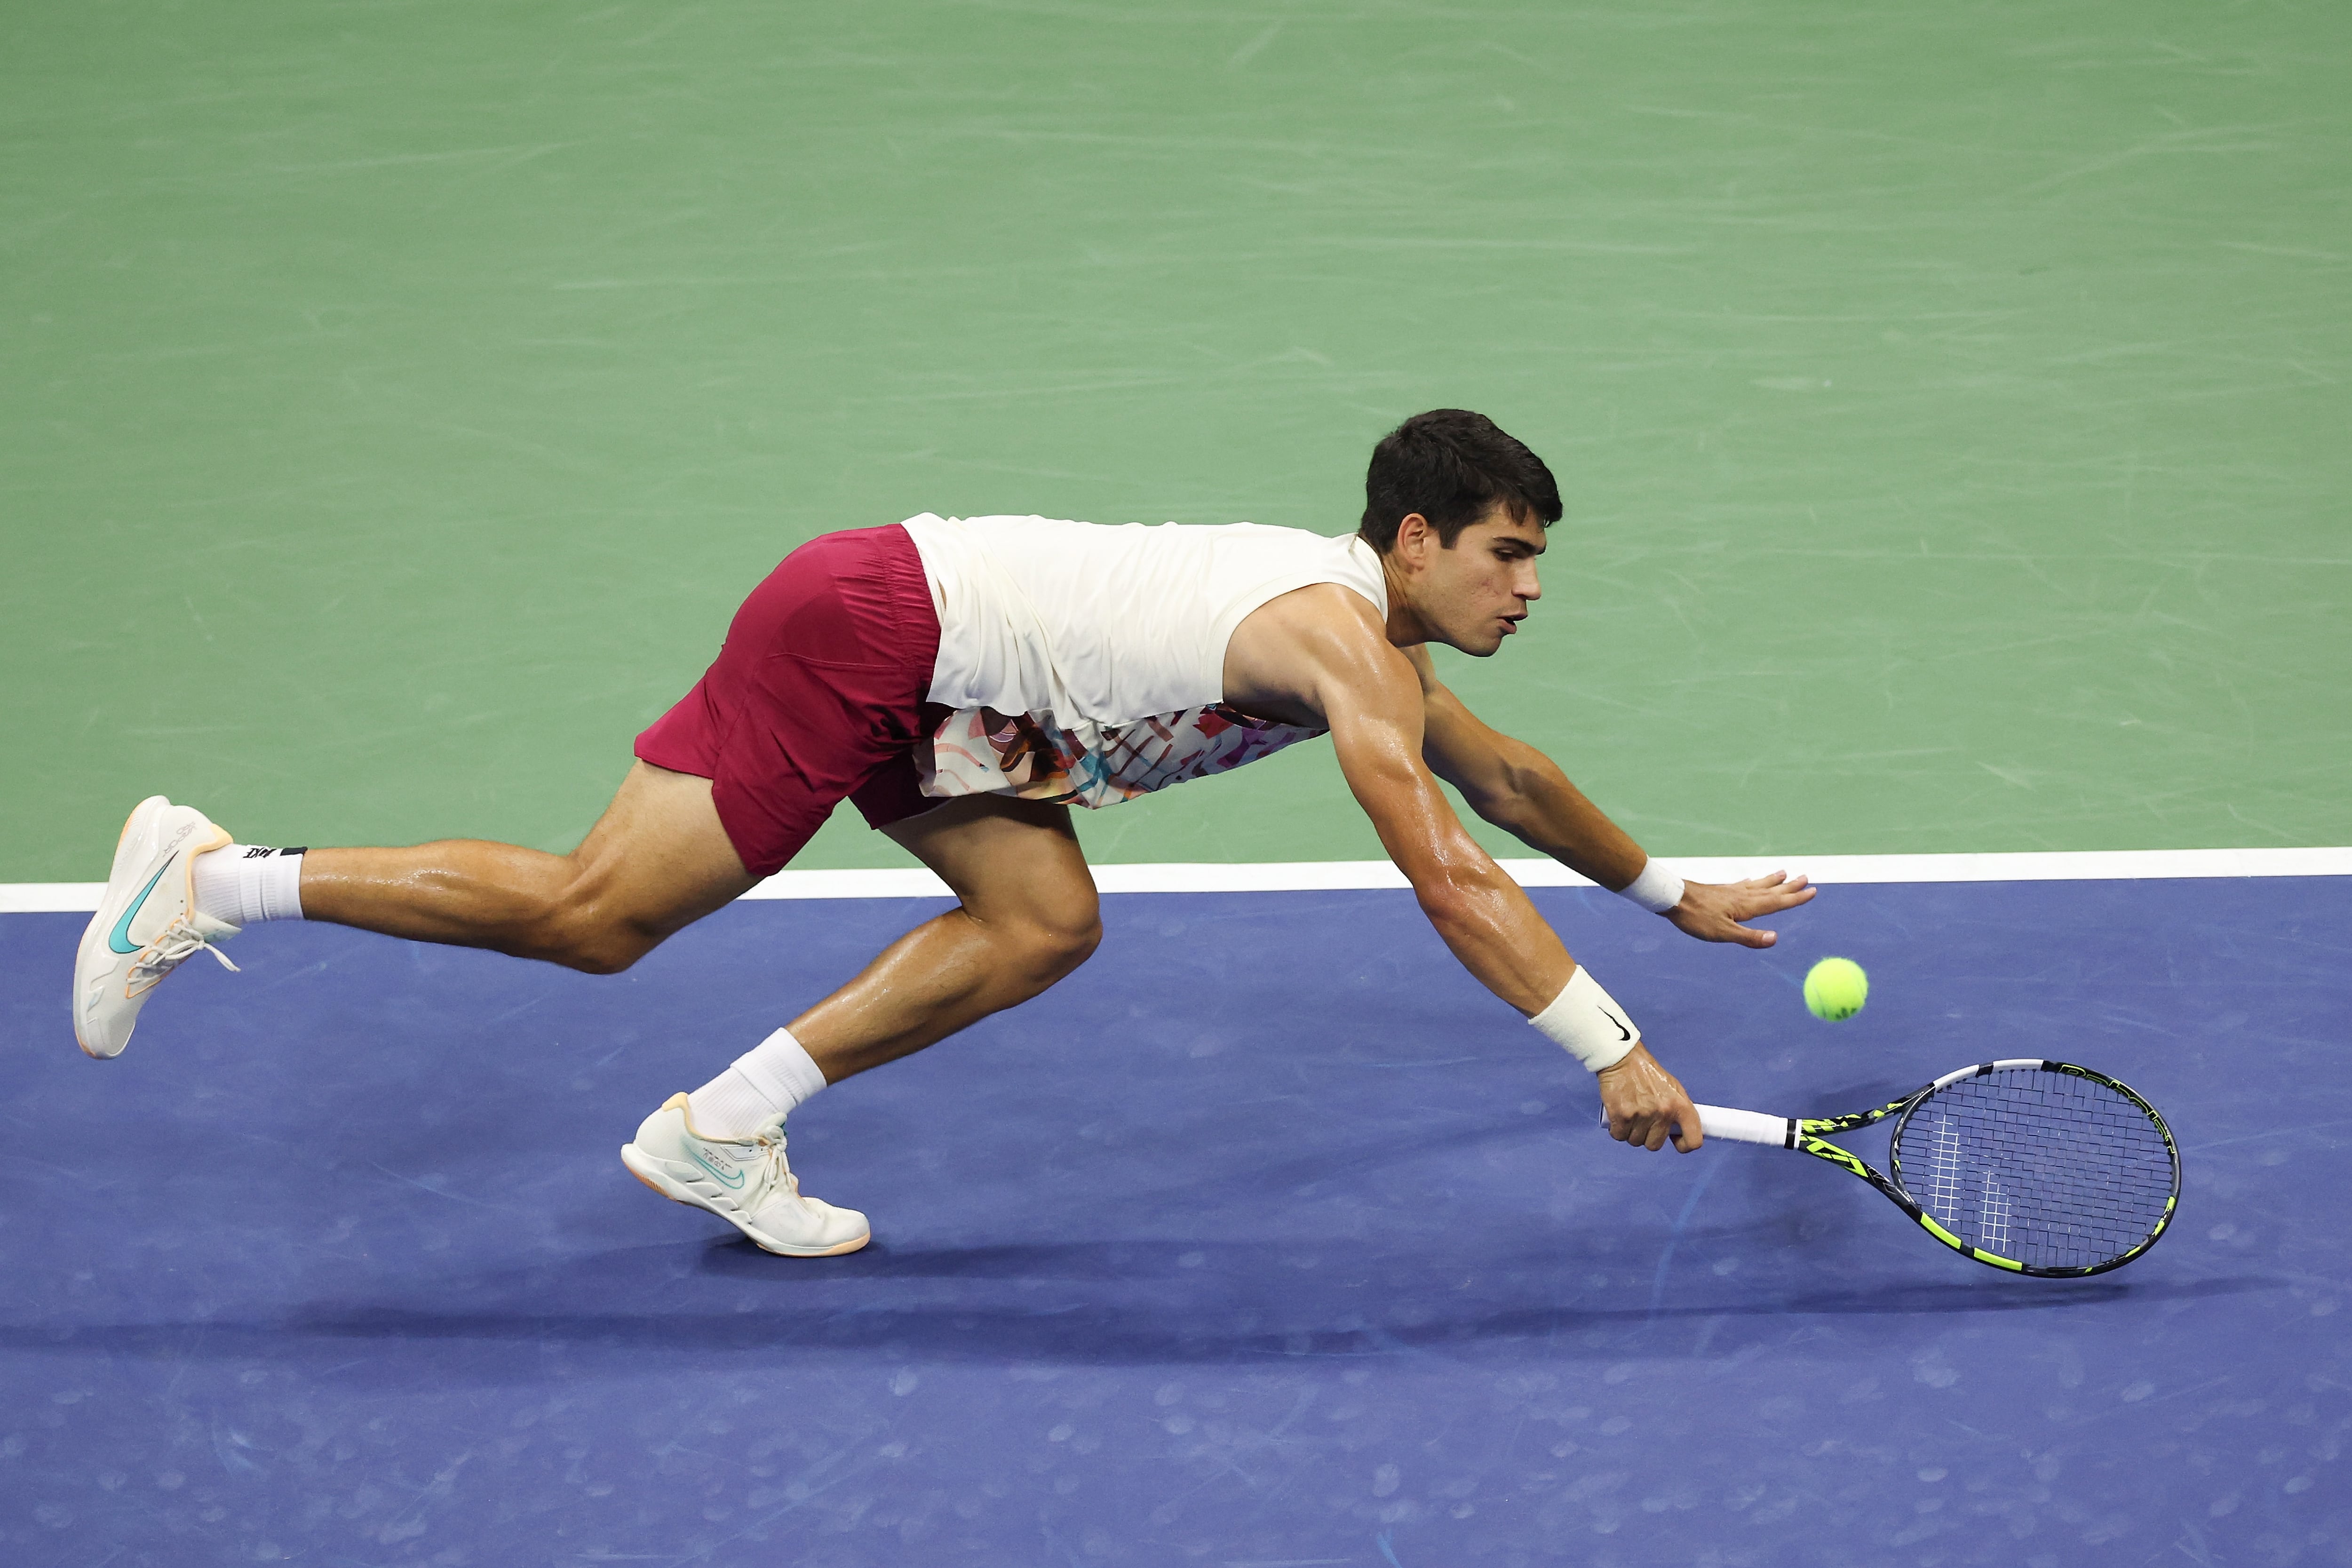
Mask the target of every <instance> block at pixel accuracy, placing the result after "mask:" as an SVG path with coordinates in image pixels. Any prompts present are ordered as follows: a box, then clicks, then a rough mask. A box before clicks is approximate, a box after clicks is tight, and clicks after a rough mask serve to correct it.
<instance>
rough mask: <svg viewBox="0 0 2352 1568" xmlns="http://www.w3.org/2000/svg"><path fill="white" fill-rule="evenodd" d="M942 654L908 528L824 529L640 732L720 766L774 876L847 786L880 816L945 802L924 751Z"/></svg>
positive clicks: (657, 761)
mask: <svg viewBox="0 0 2352 1568" xmlns="http://www.w3.org/2000/svg"><path fill="white" fill-rule="evenodd" d="M939 654H940V618H939V616H938V614H937V613H936V612H935V611H933V609H932V608H931V594H930V590H929V587H927V586H926V585H925V584H924V582H923V562H922V558H921V557H920V556H919V555H918V554H916V553H915V542H914V541H913V540H912V539H910V538H908V535H907V531H906V530H905V529H903V528H901V527H899V526H898V524H897V523H895V522H894V523H892V524H890V526H888V527H887V528H857V529H851V530H849V531H846V532H844V533H828V534H824V535H823V536H821V537H819V538H816V539H812V540H810V541H809V542H807V543H806V544H803V545H802V546H801V547H800V548H799V549H798V550H795V551H793V552H792V553H791V554H790V555H787V556H785V557H784V561H783V564H782V565H781V566H779V567H777V568H776V569H775V570H774V571H773V572H771V573H770V574H768V578H767V581H766V582H764V583H761V584H760V585H759V586H758V587H757V588H755V589H753V590H752V591H751V597H750V598H748V599H746V600H744V601H743V607H742V608H741V609H740V610H738V611H736V612H735V621H734V624H733V625H732V626H729V627H728V628H727V642H726V646H725V647H721V648H720V649H719V658H718V660H717V661H716V662H715V663H713V664H712V665H711V667H710V668H709V671H708V672H706V673H705V674H704V676H703V678H702V679H700V680H698V681H697V682H695V686H694V689H693V690H691V691H689V692H688V693H687V694H686V696H685V698H684V700H681V701H680V702H679V703H678V705H677V707H675V708H673V709H671V710H669V711H668V712H667V713H665V714H663V715H662V716H661V717H660V718H659V719H657V720H656V721H654V724H653V727H652V728H651V729H649V730H647V731H646V732H645V733H644V734H642V735H639V736H638V737H637V755H638V756H640V757H642V758H643V759H645V760H646V762H648V763H652V764H653V765H654V766H656V767H657V768H668V769H670V770H672V771H673V772H676V773H693V774H695V775H697V776H698V777H701V778H706V779H709V781H710V798H711V800H712V801H713V803H715V804H716V805H718V807H719V824H720V826H724V827H725V828H726V829H727V837H728V838H729V839H730V841H732V842H733V844H734V846H735V852H736V853H737V854H738V855H740V856H741V857H742V858H743V868H744V869H745V870H747V871H750V872H751V874H752V875H753V876H755V877H764V876H767V875H768V874H769V873H771V872H772V871H774V870H776V869H777V868H780V867H782V865H783V864H784V863H785V862H786V861H788V860H790V859H791V858H793V856H794V855H797V854H799V853H800V850H801V847H802V846H803V845H804V844H806V843H807V842H808V841H809V838H810V836H811V835H813V834H814V833H815V832H816V830H817V829H818V828H819V827H821V826H824V819H825V818H826V817H827V816H831V815H832V813H833V808H834V807H835V805H838V804H840V803H841V802H842V801H843V800H849V801H853V802H855V803H856V806H857V809H858V810H859V811H861V812H863V813H865V815H866V821H867V822H869V823H871V824H873V825H874V826H877V827H882V826H887V825H888V824H890V823H893V822H897V821H898V820H899V819H900V818H902V817H908V816H914V815H915V814H916V813H917V812H919V811H927V810H929V808H930V807H932V806H934V805H938V804H940V803H939V802H938V801H936V800H933V799H931V798H930V797H929V796H928V795H924V794H923V793H922V791H921V789H920V788H919V774H918V773H917V771H916V768H915V761H914V748H915V744H916V742H918V741H919V740H920V739H921V738H922V736H923V733H924V723H923V720H924V714H923V709H924V707H925V703H924V698H925V697H926V696H927V695H928V694H929V690H930V685H931V667H932V666H933V665H934V664H935V663H937V662H938V660H939Z"/></svg>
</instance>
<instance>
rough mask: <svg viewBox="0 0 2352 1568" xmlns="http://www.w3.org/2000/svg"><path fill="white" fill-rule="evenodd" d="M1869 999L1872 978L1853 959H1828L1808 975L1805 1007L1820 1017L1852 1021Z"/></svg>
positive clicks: (1823, 960)
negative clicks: (1850, 1019)
mask: <svg viewBox="0 0 2352 1568" xmlns="http://www.w3.org/2000/svg"><path fill="white" fill-rule="evenodd" d="M1869 999H1870V976H1869V975H1867V974H1864V973H1863V972H1862V965H1861V964H1859V963H1855V962H1854V961H1853V959H1851V958H1824V959H1822V961H1821V962H1820V963H1816V964H1814V965H1813V967H1812V969H1811V971H1810V972H1809V973H1807V974H1806V975H1805V1005H1806V1006H1807V1007H1809V1008H1811V1009H1812V1014H1813V1016H1814V1017H1816V1018H1826V1019H1827V1020H1829V1021H1830V1022H1831V1023H1832V1024H1834V1023H1836V1022H1837V1021H1838V1020H1839V1019H1841V1018H1851V1017H1853V1016H1854V1015H1855V1014H1856V1013H1859V1012H1861V1011H1862V1005H1863V1004H1864V1002H1866V1001H1868V1000H1869Z"/></svg>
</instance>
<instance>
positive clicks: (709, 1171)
mask: <svg viewBox="0 0 2352 1568" xmlns="http://www.w3.org/2000/svg"><path fill="white" fill-rule="evenodd" d="M621 1163H623V1164H624V1165H626V1166H627V1167H628V1168H629V1173H630V1174H631V1175H633V1176H635V1177H636V1178H637V1180H639V1181H641V1182H643V1183H644V1184H646V1185H647V1186H649V1187H651V1188H652V1189H653V1190H654V1191H656V1192H657V1193H659V1194H661V1195H662V1196H664V1197H666V1198H668V1199H670V1200H671V1201H672V1202H674V1203H681V1204H692V1205H694V1206H695V1207H697V1208H700V1209H709V1211H710V1212H711V1213H712V1214H715V1215H718V1216H719V1218H720V1219H723V1220H725V1221H726V1222H727V1223H728V1224H730V1225H731V1226H734V1227H735V1228H736V1229H738V1230H740V1231H741V1232H742V1233H743V1234H744V1235H745V1236H748V1237H751V1239H752V1240H753V1241H755V1242H757V1243H759V1245H760V1246H761V1247H765V1248H766V1249H767V1250H768V1251H770V1252H774V1253H779V1254H781V1255H782V1256H783V1257H786V1258H831V1257H834V1256H835V1255H836V1254H838V1253H844V1252H855V1251H856V1250H857V1249H858V1248H859V1247H863V1246H865V1245H866V1242H868V1241H869V1240H871V1239H873V1235H874V1233H873V1230H872V1229H871V1228H870V1227H869V1226H867V1225H866V1216H865V1215H862V1214H859V1213H858V1212H857V1211H856V1209H837V1208H835V1207H834V1206H833V1205H831V1204H828V1203H825V1202H824V1201H822V1200H821V1199H817V1198H812V1197H804V1196H803V1195H802V1194H801V1184H800V1182H799V1180H798V1179H797V1178H796V1177H794V1176H793V1168H792V1167H791V1166H790V1165H788V1164H786V1163H784V1119H783V1118H782V1116H775V1117H771V1118H770V1119H769V1120H768V1121H765V1122H763V1123H761V1126H760V1129H759V1131H756V1132H754V1133H752V1134H751V1136H750V1137H748V1138H708V1137H705V1136H703V1135H702V1134H701V1133H699V1132H697V1131H695V1130H694V1128H693V1127H692V1125H691V1124H689V1123H688V1121H687V1097H686V1096H685V1095H683V1094H673V1095H671V1096H670V1097H669V1100H668V1101H667V1103H666V1104H664V1105H663V1106H662V1108H661V1109H660V1110H656V1111H655V1112H654V1113H653V1114H652V1115H651V1116H648V1117H646V1120H645V1124H644V1125H643V1126H641V1127H639V1128H638V1129H637V1136H636V1138H635V1141H634V1142H628V1143H624V1144H622V1145H621Z"/></svg>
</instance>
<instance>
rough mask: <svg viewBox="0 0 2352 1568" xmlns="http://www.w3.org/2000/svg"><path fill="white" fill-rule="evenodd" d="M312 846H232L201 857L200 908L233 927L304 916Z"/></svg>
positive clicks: (197, 862)
mask: <svg viewBox="0 0 2352 1568" xmlns="http://www.w3.org/2000/svg"><path fill="white" fill-rule="evenodd" d="M307 848H308V846H298V847H295V848H292V849H265V848H263V847H260V846H259V845H256V844H229V845H225V846H223V847H220V848H218V849H215V850H211V851H209V852H208V853H205V854H203V855H199V856H197V857H196V860H195V868H196V909H197V910H199V911H200V912H202V913H204V914H207V915H210V916H211V917H212V918H213V919H215V920H216V921H228V923H229V924H231V925H233V926H249V925H251V924H252V923H253V922H254V921H299V920H300V919H301V918H302V856H303V854H304V852H305V851H306V849H307Z"/></svg>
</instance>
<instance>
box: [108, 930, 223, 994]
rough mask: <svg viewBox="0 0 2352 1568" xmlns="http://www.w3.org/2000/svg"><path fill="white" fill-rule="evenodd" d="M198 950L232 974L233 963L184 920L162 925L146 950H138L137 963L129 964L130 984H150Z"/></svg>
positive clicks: (191, 956)
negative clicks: (160, 930) (207, 954)
mask: <svg viewBox="0 0 2352 1568" xmlns="http://www.w3.org/2000/svg"><path fill="white" fill-rule="evenodd" d="M199 951H202V952H209V953H211V954H212V955H213V956H214V957H215V958H217V959H219V960H220V962H221V967H222V968H224V969H226V970H227V971H229V973H232V974H233V973H236V964H234V963H230V962H229V957H228V954H227V953H225V952H222V951H221V950H220V949H219V948H216V947H215V946H214V945H213V944H212V943H211V942H206V941H205V937H204V933H203V932H201V931H197V930H196V928H195V927H194V926H193V925H191V924H189V923H188V922H187V921H184V920H178V921H173V922H172V923H171V924H170V925H168V926H166V927H164V928H163V934H162V935H161V936H159V937H157V938H156V939H155V940H154V941H153V942H149V943H148V944H147V947H146V951H144V952H142V953H140V955H139V962H137V963H133V964H132V965H131V984H132V985H134V986H137V985H141V984H146V985H152V984H155V983H156V982H157V981H160V980H162V979H163V976H165V975H166V974H169V973H172V971H173V970H174V969H177V968H179V967H180V965H181V964H182V963H185V962H186V961H187V960H189V959H191V958H193V957H194V956H195V955H196V953H197V952H199Z"/></svg>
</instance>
